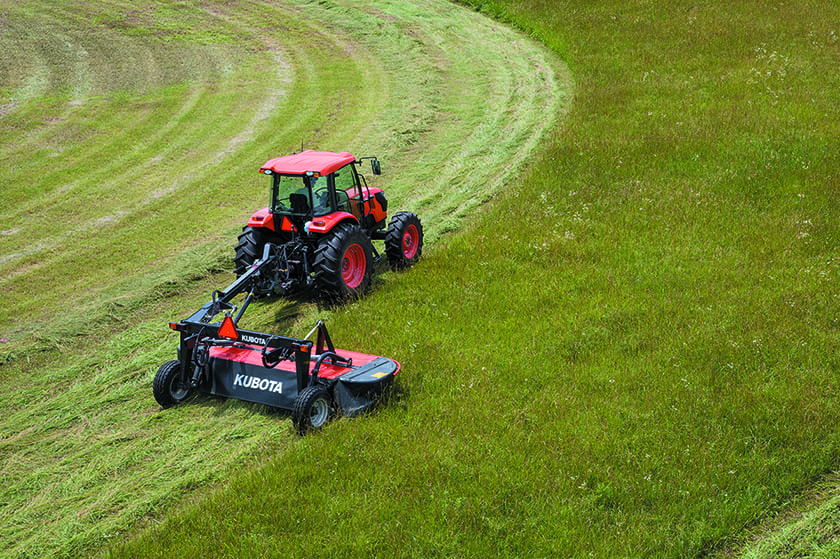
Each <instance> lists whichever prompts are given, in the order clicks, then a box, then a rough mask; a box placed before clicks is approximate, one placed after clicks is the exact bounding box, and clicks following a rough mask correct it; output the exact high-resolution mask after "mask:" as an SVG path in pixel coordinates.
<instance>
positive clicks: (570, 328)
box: [113, 2, 840, 557]
mask: <svg viewBox="0 0 840 559" xmlns="http://www.w3.org/2000/svg"><path fill="white" fill-rule="evenodd" d="M476 5H477V7H479V8H480V9H482V10H483V11H485V12H486V13H488V14H490V15H493V16H495V17H501V18H503V19H504V20H507V21H511V22H513V23H515V24H516V25H518V26H521V27H522V28H523V29H525V30H526V31H527V32H529V33H530V34H531V35H532V36H534V37H536V38H539V39H540V40H542V41H543V42H544V43H545V44H547V45H549V46H550V47H552V48H553V49H555V50H556V51H557V52H558V53H559V54H561V55H562V56H563V57H564V59H565V60H567V61H568V63H569V64H570V66H571V68H572V70H573V72H574V76H575V81H576V83H577V90H576V94H575V101H574V105H573V108H572V111H571V113H570V115H569V117H568V119H567V120H566V121H565V122H564V123H562V124H561V125H560V126H558V127H557V128H556V129H555V131H554V133H553V135H552V136H551V140H550V141H549V142H547V143H546V144H545V145H544V146H543V149H542V150H541V152H540V156H539V157H538V158H536V159H535V160H533V161H532V165H531V166H530V167H529V169H528V172H527V173H525V174H524V175H523V176H522V177H521V178H520V180H516V181H515V182H513V183H511V184H510V186H509V187H508V188H507V189H506V193H505V194H504V195H503V196H502V197H501V198H499V199H497V200H496V201H494V202H493V203H492V204H491V205H489V206H488V207H486V208H484V209H483V210H482V211H481V212H480V214H479V216H478V217H477V218H476V219H475V221H472V222H471V224H470V226H469V227H468V228H467V230H466V231H465V232H463V233H460V234H458V235H455V236H451V237H447V238H445V239H444V240H443V241H442V242H441V243H440V244H439V245H438V246H436V248H435V253H434V255H433V257H431V258H428V259H426V260H425V261H424V262H423V263H421V264H420V265H419V266H418V267H417V268H416V269H415V270H413V271H412V272H411V273H409V274H405V275H401V276H400V277H399V280H395V281H394V282H391V283H388V284H387V285H384V286H381V287H380V288H379V289H378V290H377V292H376V293H375V294H374V295H373V296H371V297H369V298H368V299H366V300H365V301H363V302H360V303H357V304H354V305H351V306H350V307H348V308H347V309H346V311H345V312H343V313H339V314H338V315H336V316H334V317H333V318H332V320H331V322H330V326H331V328H332V331H333V332H334V336H335V337H336V338H337V339H341V340H342V343H344V344H347V345H348V347H349V346H352V347H366V346H369V345H370V344H375V345H376V346H377V347H378V348H381V349H382V353H384V354H387V355H391V356H393V357H395V358H397V359H400V360H401V361H402V363H403V367H404V369H403V373H402V375H403V376H402V379H401V383H400V388H401V391H400V397H399V398H398V399H397V400H396V401H395V402H393V403H391V404H390V405H389V406H388V407H386V408H385V409H383V410H382V411H381V412H380V413H378V414H376V415H373V416H371V417H368V418H366V419H365V420H364V421H340V422H338V423H336V424H333V425H331V426H330V427H329V428H328V429H326V431H325V432H324V433H323V434H321V435H319V436H316V437H309V438H306V439H301V440H300V441H298V442H297V443H296V444H295V445H291V446H288V447H286V448H284V449H283V450H282V451H281V452H279V453H277V454H276V455H275V456H274V457H273V458H272V459H271V460H270V461H269V462H268V463H267V464H266V465H265V466H263V467H260V468H258V469H255V470H254V471H251V472H248V473H245V474H243V475H242V476H241V477H240V478H239V479H237V480H236V482H234V483H231V484H230V485H229V486H228V487H220V488H219V489H217V490H216V492H215V493H214V494H213V495H212V496H211V497H210V498H208V499H207V500H205V501H202V502H201V503H199V504H197V505H195V506H191V507H186V508H185V509H184V511H183V512H182V513H181V514H178V515H175V516H173V517H171V518H170V519H168V520H165V521H161V523H160V525H159V526H157V527H155V528H153V529H151V530H149V531H148V532H146V533H144V534H143V535H141V536H140V537H138V538H137V539H135V540H133V541H131V542H129V543H128V544H125V545H123V546H119V547H116V548H115V549H114V552H113V555H114V556H119V555H120V554H128V553H131V554H135V555H138V556H145V557H155V556H164V555H168V554H172V553H175V554H177V555H181V556H205V555H207V554H208V553H209V554H211V555H212V556H217V557H226V556H231V557H232V556H237V557H259V556H265V555H283V556H291V557H312V556H329V557H356V556H401V557H417V556H465V557H477V556H510V557H519V556H535V557H538V556H552V557H556V556H560V557H585V556H596V557H692V556H697V557H699V556H708V555H709V554H712V553H715V552H716V551H722V550H724V549H726V548H727V547H728V546H730V545H732V544H733V542H736V541H737V540H738V539H739V538H740V537H742V536H741V534H743V533H744V532H743V530H744V529H745V528H747V527H752V526H755V525H757V523H758V522H759V521H760V520H761V519H764V518H767V517H769V516H772V515H774V514H775V513H776V512H778V510H779V509H780V508H781V507H783V506H784V505H785V503H787V502H788V501H790V500H791V499H793V498H794V497H795V496H797V495H799V494H800V492H801V491H802V490H803V489H804V488H806V487H809V486H810V485H811V484H812V483H813V482H814V481H815V480H816V479H817V478H819V477H820V476H822V475H824V474H825V473H827V472H830V471H832V470H834V469H836V467H837V465H838V456H839V455H838V432H837V425H838V421H837V420H838V412H837V409H838V406H837V404H838V391H837V388H838V385H837V383H838V380H837V366H838V362H837V357H836V354H837V346H838V330H837V311H838V296H837V294H836V283H837V274H838V263H840V261H838V259H837V254H836V246H837V240H838V230H837V227H838V226H837V220H836V195H837V186H836V185H837V181H836V178H837V169H838V168H839V167H838V154H840V150H838V147H840V146H838V122H840V119H838V104H837V103H836V91H837V90H838V87H837V86H838V83H837V80H838V76H837V74H836V72H835V71H834V70H835V68H834V66H835V62H836V60H837V55H838V49H839V48H840V43H838V33H840V31H838V29H837V28H836V22H837V21H840V19H838V17H837V16H838V14H837V8H836V6H834V5H833V4H831V3H827V2H816V3H810V4H808V5H805V6H802V5H795V6H794V5H788V4H781V3H767V2H739V3H737V4H735V5H732V4H730V3H714V4H706V5H697V4H691V3H682V2H677V3H671V4H669V5H668V6H667V7H663V6H662V5H660V4H652V3H648V2H633V3H626V2H621V3H618V2H602V3H598V4H597V5H595V6H593V5H591V3H578V2H551V3H540V2H504V3H502V2H482V3H476ZM816 531H817V530H816V528H815V529H814V530H813V532H816ZM787 549H788V550H789V549H790V548H787ZM783 553H785V551H784V549H782V550H780V554H783Z"/></svg>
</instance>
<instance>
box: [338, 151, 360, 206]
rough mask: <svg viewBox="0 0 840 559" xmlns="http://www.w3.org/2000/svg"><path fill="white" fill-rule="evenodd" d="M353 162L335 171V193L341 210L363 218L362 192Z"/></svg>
mask: <svg viewBox="0 0 840 559" xmlns="http://www.w3.org/2000/svg"><path fill="white" fill-rule="evenodd" d="M358 186H359V179H358V178H357V177H356V169H355V168H354V167H353V164H352V163H350V164H348V165H345V166H344V167H342V168H341V169H339V170H338V171H336V172H335V195H336V199H337V200H336V201H337V202H338V209H339V211H344V212H349V213H351V214H353V215H355V216H356V217H357V218H359V219H361V217H362V215H361V192H360V189H359V188H358Z"/></svg>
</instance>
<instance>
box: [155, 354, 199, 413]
mask: <svg viewBox="0 0 840 559" xmlns="http://www.w3.org/2000/svg"><path fill="white" fill-rule="evenodd" d="M152 391H153V392H154V395H155V400H157V403H158V404H160V405H161V406H163V407H164V408H168V407H171V406H174V405H175V404H178V403H180V402H183V401H184V400H186V399H187V397H188V396H189V395H190V392H191V391H192V388H190V386H189V381H187V379H186V378H182V375H181V362H180V361H167V362H166V363H164V364H163V365H161V366H160V369H158V372H157V374H155V382H154V384H153V385H152Z"/></svg>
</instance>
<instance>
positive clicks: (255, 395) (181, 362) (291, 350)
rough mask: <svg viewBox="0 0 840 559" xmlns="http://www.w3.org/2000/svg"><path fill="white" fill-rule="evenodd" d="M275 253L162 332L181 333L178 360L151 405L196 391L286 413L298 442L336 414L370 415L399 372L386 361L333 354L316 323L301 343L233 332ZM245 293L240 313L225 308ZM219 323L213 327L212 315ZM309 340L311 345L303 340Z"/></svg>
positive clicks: (160, 379) (160, 375) (162, 377)
mask: <svg viewBox="0 0 840 559" xmlns="http://www.w3.org/2000/svg"><path fill="white" fill-rule="evenodd" d="M277 265H278V257H277V252H276V251H275V250H273V248H272V246H271V245H270V244H269V245H266V247H265V250H264V254H263V257H262V258H260V259H259V260H258V261H257V262H255V263H254V264H253V265H252V266H251V267H250V268H249V269H248V270H247V271H246V272H245V273H244V274H243V275H242V276H241V277H239V278H238V279H237V280H236V281H234V282H233V283H232V284H230V285H229V286H228V287H227V288H226V289H224V290H222V291H214V292H213V297H212V299H211V300H210V301H209V302H207V303H206V304H204V305H203V306H202V307H201V309H199V311H198V312H196V313H195V314H193V315H192V316H190V317H189V318H187V319H185V320H182V321H180V322H171V323H170V324H169V327H170V328H171V329H173V330H175V331H177V332H179V333H180V343H179V345H178V359H176V360H173V361H168V362H166V363H164V364H163V365H162V366H161V367H160V369H158V371H157V374H156V375H155V379H154V383H153V387H152V390H153V393H154V396H155V400H157V402H158V403H159V404H160V405H161V406H163V407H165V408H166V407H170V406H173V405H175V404H178V403H180V402H183V401H184V400H185V399H187V398H188V397H189V396H190V395H191V394H192V393H193V392H195V391H200V392H204V393H208V394H214V395H217V396H224V397H228V398H237V399H239V400H246V401H249V402H257V403H261V404H266V405H269V406H273V407H276V408H281V409H284V410H288V411H291V412H292V423H293V424H294V426H295V429H296V430H297V431H298V432H299V433H301V434H303V433H306V432H308V431H312V430H318V429H320V428H321V427H322V426H323V425H324V424H325V423H326V422H327V421H328V420H329V419H330V418H332V417H334V416H335V415H337V414H339V413H340V414H342V415H344V416H350V417H352V416H355V415H358V414H359V413H362V412H364V411H365V410H367V409H369V408H371V407H372V406H373V405H374V404H375V402H376V400H377V399H378V398H379V397H380V396H381V395H382V393H383V391H384V390H385V389H386V388H387V387H388V386H390V384H391V383H392V382H393V380H394V377H395V376H396V374H397V373H398V372H399V371H400V364H399V363H397V362H396V361H394V360H392V359H388V358H386V357H381V356H377V355H368V354H364V353H358V352H354V351H346V350H341V349H336V347H335V346H334V345H333V342H332V339H331V338H330V335H329V332H328V331H327V327H326V326H325V325H324V324H323V322H321V321H318V323H317V324H316V326H315V328H313V329H312V331H310V332H309V334H307V335H306V336H304V337H303V338H291V337H286V336H277V335H273V334H266V333H262V332H254V331H249V330H243V329H241V328H239V326H238V323H239V321H240V319H241V318H242V315H243V314H244V312H245V310H246V309H247V308H248V305H250V304H251V302H252V301H253V300H254V298H255V296H256V295H255V294H256V293H257V292H259V291H261V290H262V288H263V287H264V285H265V281H266V279H265V275H266V273H267V275H268V276H269V277H270V276H272V275H273V273H274V271H275V269H276V267H277ZM243 293H247V296H246V297H245V299H244V301H243V302H242V304H241V306H240V307H238V308H237V307H236V306H235V305H233V304H232V303H231V301H232V300H233V299H234V298H235V297H236V296H237V295H240V294H243ZM220 314H221V315H223V317H224V318H223V319H222V320H219V321H213V319H214V318H215V317H216V316H217V315H220ZM315 334H317V335H316V339H315V341H314V342H313V341H312V340H311V339H310V338H312V336H313V335H315Z"/></svg>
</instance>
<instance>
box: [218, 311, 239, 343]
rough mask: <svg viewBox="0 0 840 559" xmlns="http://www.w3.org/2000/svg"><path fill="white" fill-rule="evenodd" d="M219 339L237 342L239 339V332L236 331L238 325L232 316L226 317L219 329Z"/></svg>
mask: <svg viewBox="0 0 840 559" xmlns="http://www.w3.org/2000/svg"><path fill="white" fill-rule="evenodd" d="M219 337H220V338H224V339H226V340H230V341H232V342H235V341H236V340H237V338H239V332H237V331H236V324H234V322H233V319H232V318H231V317H230V315H228V316H226V317H225V319H224V320H223V321H222V325H221V326H220V327H219Z"/></svg>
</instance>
